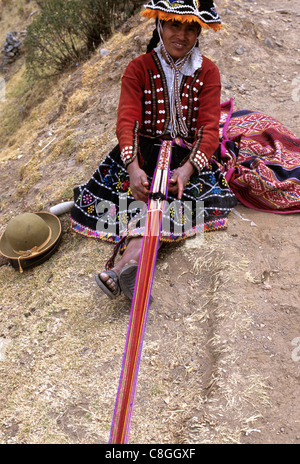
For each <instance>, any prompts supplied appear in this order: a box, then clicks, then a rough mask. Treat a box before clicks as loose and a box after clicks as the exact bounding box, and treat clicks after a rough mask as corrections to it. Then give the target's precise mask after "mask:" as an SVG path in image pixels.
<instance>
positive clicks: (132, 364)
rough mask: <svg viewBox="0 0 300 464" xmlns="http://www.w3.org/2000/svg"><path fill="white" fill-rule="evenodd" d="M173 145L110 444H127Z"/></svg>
mask: <svg viewBox="0 0 300 464" xmlns="http://www.w3.org/2000/svg"><path fill="white" fill-rule="evenodd" d="M172 144H173V142H172V141H171V140H165V141H163V142H162V145H161V149H160V152H159V156H158V162H157V166H156V170H155V173H154V176H153V182H152V186H151V195H150V200H149V202H148V212H147V218H146V225H145V233H144V237H143V243H142V249H141V254H140V259H139V266H138V271H137V276H136V282H135V290H134V295H133V300H132V305H131V313H130V320H129V326H128V331H127V339H126V345H125V350H124V356H123V364H122V369H121V375H120V381H119V388H118V393H117V398H116V403H115V410H114V415H113V420H112V426H111V434H110V440H109V443H110V444H124V443H127V442H128V438H129V432H130V425H131V419H132V413H133V407H134V400H135V394H136V387H137V379H138V372H139V367H140V361H141V354H142V346H143V339H144V333H145V328H146V323H147V316H148V308H149V302H150V296H151V289H152V283H153V276H154V271H155V264H156V258H157V251H158V245H159V239H160V231H161V225H162V219H163V208H164V205H165V198H166V195H167V191H168V179H169V170H170V161H171V153H172Z"/></svg>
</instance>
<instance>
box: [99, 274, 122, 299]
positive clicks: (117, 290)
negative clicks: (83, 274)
mask: <svg viewBox="0 0 300 464" xmlns="http://www.w3.org/2000/svg"><path fill="white" fill-rule="evenodd" d="M105 273H106V274H107V275H108V276H109V277H110V278H111V279H112V280H113V281H114V282H115V284H116V288H115V289H114V290H110V288H109V287H108V286H107V285H106V282H104V281H103V280H101V278H100V274H96V275H95V281H96V283H97V284H98V285H99V287H100V288H101V290H102V291H103V292H104V293H105V294H106V295H107V296H108V297H109V298H110V299H111V300H113V299H115V298H116V297H117V296H119V295H120V293H121V289H120V285H119V278H118V274H117V273H116V272H115V271H111V270H110V271H105Z"/></svg>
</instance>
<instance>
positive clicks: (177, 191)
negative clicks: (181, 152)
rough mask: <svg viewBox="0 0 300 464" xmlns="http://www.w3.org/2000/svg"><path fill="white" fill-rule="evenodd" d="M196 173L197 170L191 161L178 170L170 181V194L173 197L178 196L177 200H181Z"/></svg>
mask: <svg viewBox="0 0 300 464" xmlns="http://www.w3.org/2000/svg"><path fill="white" fill-rule="evenodd" d="M194 171H195V169H194V167H193V165H192V164H191V163H190V162H189V161H187V162H186V163H185V164H184V165H183V166H180V167H179V168H177V169H176V170H175V171H174V173H173V175H172V177H171V179H170V182H169V192H170V193H172V195H177V198H178V199H179V200H181V198H182V194H183V191H184V189H185V187H186V186H187V183H188V181H189V179H190V177H191V175H192V174H193V173H194Z"/></svg>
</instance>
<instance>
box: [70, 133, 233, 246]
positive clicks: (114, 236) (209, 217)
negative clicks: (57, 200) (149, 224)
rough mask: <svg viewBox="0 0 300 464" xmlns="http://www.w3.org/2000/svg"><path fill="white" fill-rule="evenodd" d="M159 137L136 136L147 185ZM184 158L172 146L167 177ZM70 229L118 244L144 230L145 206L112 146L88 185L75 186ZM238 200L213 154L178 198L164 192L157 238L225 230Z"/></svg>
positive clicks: (184, 151) (183, 150)
mask: <svg viewBox="0 0 300 464" xmlns="http://www.w3.org/2000/svg"><path fill="white" fill-rule="evenodd" d="M160 145H161V140H159V139H154V140H153V139H146V138H143V137H141V138H140V145H139V146H140V166H141V167H142V168H143V170H144V171H145V172H146V174H147V177H148V182H149V185H151V183H152V178H153V174H154V172H155V168H156V163H157V158H158V154H159V150H160ZM188 156H189V150H188V149H187V148H185V147H183V146H179V145H176V144H174V145H173V148H172V156H171V168H170V171H171V172H170V175H172V171H174V170H175V169H176V168H177V167H179V166H180V165H181V164H182V163H183V162H184V161H185V160H186V159H187V158H188ZM74 202H75V204H74V206H73V208H72V210H71V227H72V229H73V230H74V231H75V232H77V233H79V234H81V235H84V236H86V237H91V238H95V239H101V240H105V241H109V242H113V243H118V242H119V241H120V240H122V238H124V237H126V236H130V237H138V236H142V235H143V232H144V224H145V218H146V212H147V204H146V203H143V202H138V201H135V199H134V198H133V196H132V193H131V190H130V180H129V175H128V172H127V170H126V169H125V167H124V164H123V162H122V160H121V157H120V148H119V146H118V145H117V146H116V147H115V148H114V149H113V150H112V151H111V152H110V153H109V154H108V155H107V157H106V158H105V160H104V161H103V162H101V163H100V165H99V166H98V168H97V169H96V171H95V172H94V174H93V175H92V177H91V178H90V179H89V180H88V182H87V183H85V184H83V185H80V186H78V187H76V188H75V189H74ZM236 204H237V200H236V197H235V195H234V194H233V192H232V191H231V189H230V187H229V185H228V183H227V181H226V179H225V176H224V175H223V173H222V172H221V169H220V166H219V165H218V163H217V162H216V160H215V159H214V158H212V159H211V160H210V162H209V164H208V165H207V166H206V167H205V168H204V169H202V171H201V173H200V174H198V173H195V174H194V175H193V176H192V177H191V178H190V180H189V183H188V185H187V186H186V188H185V191H184V193H183V196H182V199H181V200H178V199H177V198H176V197H175V196H173V195H171V194H168V196H167V201H166V207H165V210H164V220H163V224H162V230H161V237H160V239H161V240H162V241H167V242H173V241H179V240H182V239H185V238H188V237H192V236H195V234H197V233H199V232H209V231H215V230H220V229H226V228H227V216H228V214H229V213H230V211H231V210H232V208H234V206H235V205H236Z"/></svg>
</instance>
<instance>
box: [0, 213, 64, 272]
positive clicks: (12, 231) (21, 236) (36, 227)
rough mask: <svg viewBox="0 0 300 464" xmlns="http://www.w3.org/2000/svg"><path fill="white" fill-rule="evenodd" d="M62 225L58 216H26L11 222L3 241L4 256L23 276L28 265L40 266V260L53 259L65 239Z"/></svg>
mask: <svg viewBox="0 0 300 464" xmlns="http://www.w3.org/2000/svg"><path fill="white" fill-rule="evenodd" d="M61 232H62V230H61V223H60V220H59V219H58V217H56V216H55V215H54V214H51V213H46V212H40V213H23V214H20V215H18V216H16V217H14V218H13V219H11V220H10V221H9V223H8V224H7V227H6V229H5V231H4V232H3V234H2V236H1V238H0V253H1V254H2V255H3V256H5V257H6V258H9V259H10V260H11V262H12V263H13V264H15V266H14V267H16V264H18V267H19V270H20V272H23V269H22V265H21V263H23V262H24V264H25V263H26V264H25V265H24V266H23V267H28V264H39V263H40V260H39V259H38V258H40V257H45V255H47V257H50V256H51V254H52V252H54V250H55V248H56V246H55V245H56V244H57V242H58V240H59V239H60V237H61Z"/></svg>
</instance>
